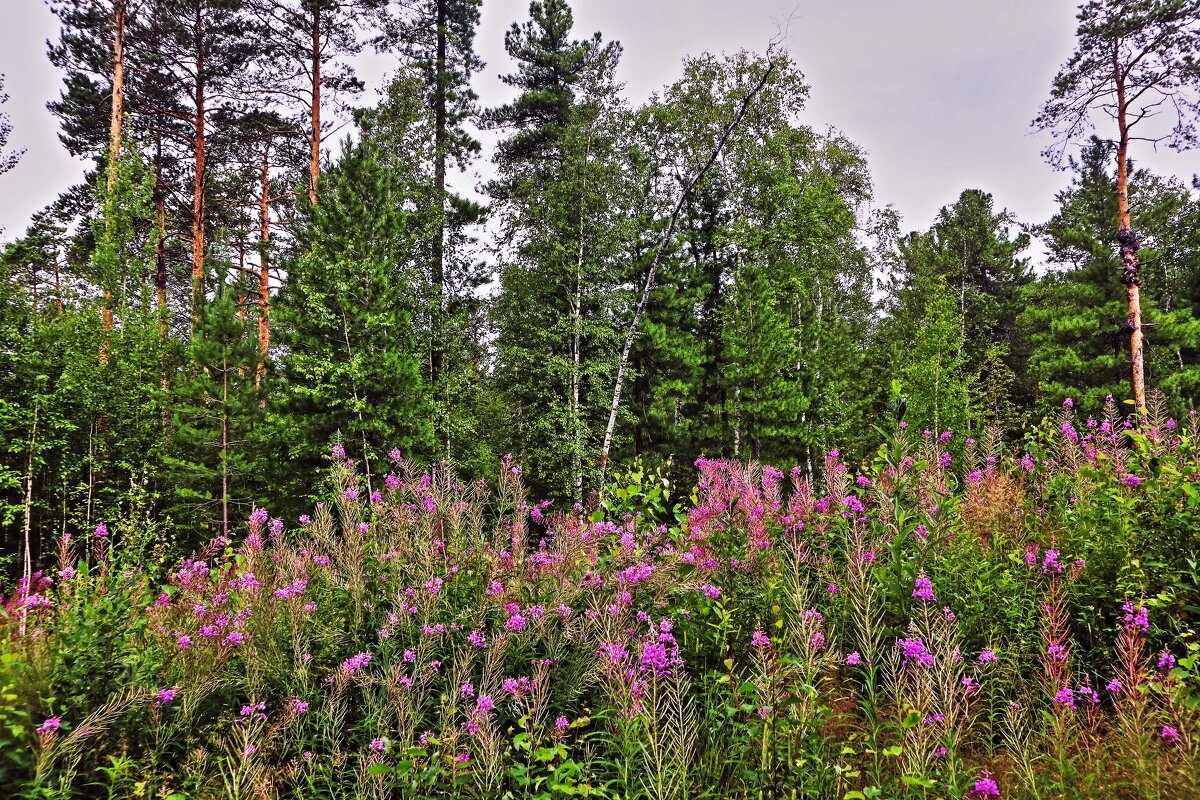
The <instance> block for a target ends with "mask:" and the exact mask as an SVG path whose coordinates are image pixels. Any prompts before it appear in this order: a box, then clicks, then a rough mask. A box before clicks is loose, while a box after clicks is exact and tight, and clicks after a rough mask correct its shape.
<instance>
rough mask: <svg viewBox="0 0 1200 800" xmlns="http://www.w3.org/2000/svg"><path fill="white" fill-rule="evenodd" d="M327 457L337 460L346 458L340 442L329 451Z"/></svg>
mask: <svg viewBox="0 0 1200 800" xmlns="http://www.w3.org/2000/svg"><path fill="white" fill-rule="evenodd" d="M329 455H330V456H331V457H332V458H335V459H338V460H341V459H344V458H345V457H346V448H344V447H342V444H341V442H338V443H337V444H335V445H334V446H333V448H332V449H331V450H330V451H329Z"/></svg>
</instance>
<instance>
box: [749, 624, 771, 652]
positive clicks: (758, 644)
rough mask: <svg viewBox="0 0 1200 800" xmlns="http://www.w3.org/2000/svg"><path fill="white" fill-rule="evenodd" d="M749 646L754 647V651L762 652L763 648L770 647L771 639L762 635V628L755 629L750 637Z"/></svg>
mask: <svg viewBox="0 0 1200 800" xmlns="http://www.w3.org/2000/svg"><path fill="white" fill-rule="evenodd" d="M750 646H751V647H754V648H755V649H756V650H762V649H763V648H766V647H770V646H771V637H769V636H767V635H766V634H765V633H763V629H762V628H759V627H755V629H754V633H753V634H751V635H750Z"/></svg>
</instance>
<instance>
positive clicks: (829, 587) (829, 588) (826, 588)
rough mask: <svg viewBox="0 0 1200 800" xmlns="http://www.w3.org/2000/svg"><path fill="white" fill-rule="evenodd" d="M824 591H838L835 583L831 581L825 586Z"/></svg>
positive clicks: (832, 592)
mask: <svg viewBox="0 0 1200 800" xmlns="http://www.w3.org/2000/svg"><path fill="white" fill-rule="evenodd" d="M825 591H826V592H828V593H829V594H837V593H838V591H839V589H838V585H837V584H836V583H831V584H829V585H828V586H826V587H825Z"/></svg>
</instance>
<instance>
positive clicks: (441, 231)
mask: <svg viewBox="0 0 1200 800" xmlns="http://www.w3.org/2000/svg"><path fill="white" fill-rule="evenodd" d="M481 5H482V0H417V2H413V3H410V4H407V5H406V6H405V9H404V12H405V13H404V16H403V17H401V18H400V19H396V20H393V21H392V24H391V26H390V29H389V30H388V32H387V34H386V36H385V39H384V40H385V42H387V43H388V45H389V46H395V47H397V48H398V49H399V50H400V51H401V52H402V53H403V54H404V55H405V56H406V57H407V59H408V61H409V63H410V64H411V65H412V68H414V69H415V70H416V71H417V72H418V73H419V74H420V76H421V81H422V85H423V94H424V97H425V103H426V104H427V105H428V108H429V110H430V112H431V114H430V116H431V118H432V123H433V142H432V153H431V156H432V191H433V196H432V199H433V202H434V210H435V215H434V219H433V227H434V230H432V231H431V232H430V236H429V240H430V253H429V263H430V276H429V281H430V289H431V292H432V294H431V297H430V301H429V302H430V325H431V329H430V354H429V384H430V386H431V388H432V390H433V394H434V397H435V398H436V399H437V401H438V404H439V406H440V408H439V412H438V415H437V417H438V419H437V426H436V427H437V429H438V434H439V435H438V438H439V440H441V441H444V442H446V444H447V450H449V449H450V448H449V443H450V441H451V440H452V439H454V438H457V437H454V436H452V435H451V432H450V430H449V426H451V425H452V424H453V416H454V415H453V414H451V413H450V406H451V396H452V395H453V394H454V392H455V389H454V388H452V384H457V383H458V382H457V381H456V380H455V377H454V374H455V373H456V372H458V368H457V367H456V365H460V364H461V358H460V357H457V356H456V354H455V353H453V352H449V351H451V350H453V349H454V346H455V345H454V343H455V341H456V340H457V337H455V336H453V335H451V334H452V332H453V331H454V330H455V329H456V328H459V327H460V326H461V324H462V323H463V321H464V317H463V312H467V314H468V315H469V311H468V310H467V309H464V308H463V304H462V300H463V299H464V298H462V297H461V296H459V295H461V292H456V291H455V289H456V288H458V287H461V286H462V285H463V284H464V280H463V279H464V278H466V281H465V282H468V283H469V282H470V281H471V279H472V276H471V275H470V272H471V265H470V262H469V261H468V260H467V258H466V256H467V254H466V253H464V252H462V250H463V248H462V247H461V244H462V234H463V230H464V228H465V227H466V226H468V225H471V224H473V223H475V222H478V221H479V220H480V218H481V215H482V212H483V209H482V208H481V207H479V206H477V205H475V204H474V203H471V202H470V201H468V200H467V199H465V198H462V197H459V196H457V195H454V194H453V193H451V192H449V191H448V190H447V188H446V178H447V174H448V170H449V168H450V167H451V165H453V166H457V167H458V168H459V169H464V168H465V167H466V166H467V165H468V163H469V162H470V160H471V159H472V158H473V157H474V156H475V155H476V154H478V152H479V142H478V141H476V140H475V138H474V137H473V136H472V135H471V132H470V131H469V130H468V128H467V122H468V121H469V120H471V119H472V118H473V117H474V116H475V114H476V111H477V109H476V101H477V100H478V97H477V96H476V94H475V92H474V90H473V89H472V88H471V78H472V76H473V75H474V74H475V73H476V72H478V71H479V70H480V69H482V68H483V62H482V61H481V60H480V59H479V56H478V55H477V54H476V53H475V31H476V28H478V26H479V10H480V6H481ZM456 244H457V245H460V246H458V247H456ZM447 361H449V362H450V363H446V362H447ZM447 455H449V453H447Z"/></svg>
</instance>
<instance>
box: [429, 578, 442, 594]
mask: <svg viewBox="0 0 1200 800" xmlns="http://www.w3.org/2000/svg"><path fill="white" fill-rule="evenodd" d="M425 589H426V590H427V591H428V592H429V593H430V594H437V593H438V592H440V591H441V590H442V579H441V578H430V579H429V580H427V581H425Z"/></svg>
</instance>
